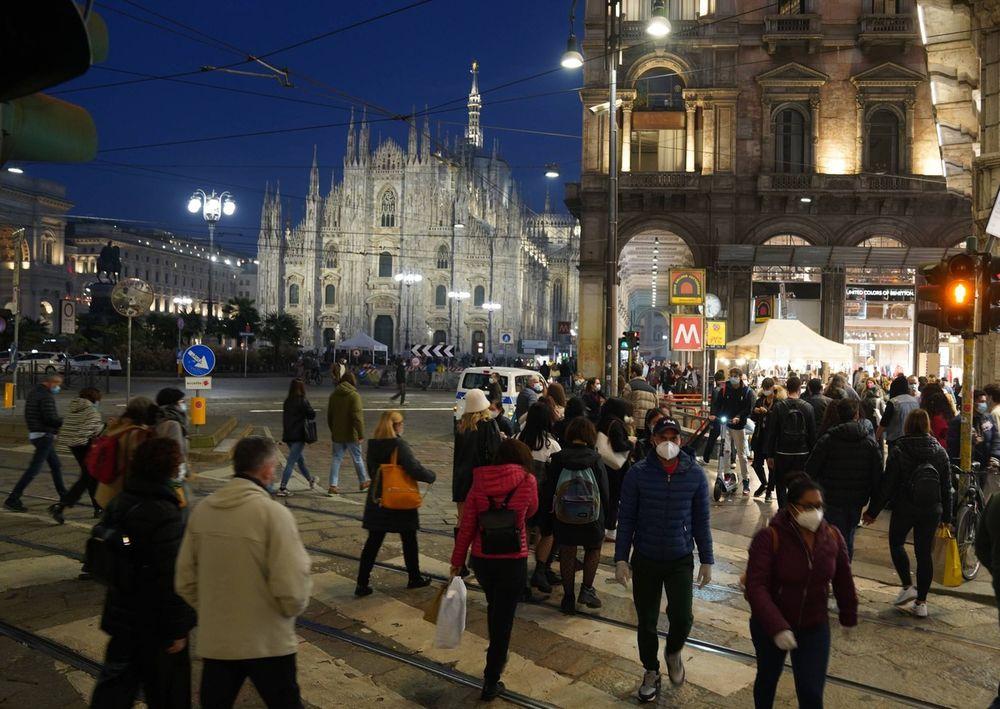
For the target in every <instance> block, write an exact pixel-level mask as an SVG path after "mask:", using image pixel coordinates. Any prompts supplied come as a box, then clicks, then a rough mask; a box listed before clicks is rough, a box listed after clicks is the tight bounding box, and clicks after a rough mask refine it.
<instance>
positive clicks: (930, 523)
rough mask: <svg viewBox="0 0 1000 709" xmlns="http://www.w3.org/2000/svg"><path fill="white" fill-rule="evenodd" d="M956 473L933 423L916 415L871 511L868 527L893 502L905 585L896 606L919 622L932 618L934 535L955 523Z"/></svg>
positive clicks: (895, 543)
mask: <svg viewBox="0 0 1000 709" xmlns="http://www.w3.org/2000/svg"><path fill="white" fill-rule="evenodd" d="M951 494H952V490H951V468H950V463H949V461H948V453H947V452H945V449H944V448H942V447H941V444H940V443H938V442H937V440H936V439H935V438H934V436H932V435H931V420H930V417H929V416H928V415H927V412H926V411H925V410H923V409H916V410H914V411H911V412H910V414H909V416H907V417H906V422H905V423H904V424H903V435H902V437H900V438H897V439H896V443H895V445H893V446H892V448H890V449H889V460H888V461H887V462H886V466H885V475H884V476H883V478H882V489H881V491H880V492H879V494H878V496H877V499H875V500H874V501H873V502H872V504H871V505H869V507H868V511H867V512H865V515H864V523H865V524H866V525H869V524H871V523H872V522H874V521H875V518H876V517H878V514H879V512H881V511H882V508H883V507H885V505H886V503H887V502H890V501H891V502H892V519H891V520H890V522H889V552H890V553H891V554H892V564H893V566H895V567H896V573H897V574H898V575H899V580H900V582H901V583H902V584H903V588H902V590H900V592H899V595H898V596H896V600H895V602H894V604H895V605H896V606H897V607H898V608H899V609H900V610H903V611H909V612H911V613H913V615H915V616H917V617H918V618H926V617H927V592H928V591H929V590H930V587H931V579H932V578H933V575H934V567H933V561H932V557H931V549H932V546H933V544H934V532H935V531H936V530H937V528H938V527H939V526H941V525H948V524H951V518H952V506H951ZM911 529H912V530H913V551H914V554H915V555H916V557H917V585H916V587H915V588H914V586H913V577H912V576H911V575H910V558H909V556H908V555H907V553H906V547H905V546H904V544H905V542H906V536H907V535H908V534H909V533H910V530H911Z"/></svg>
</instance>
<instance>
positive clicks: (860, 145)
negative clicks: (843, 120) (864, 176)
mask: <svg viewBox="0 0 1000 709" xmlns="http://www.w3.org/2000/svg"><path fill="white" fill-rule="evenodd" d="M854 105H855V108H856V109H857V115H856V118H855V123H856V125H855V128H854V131H855V135H856V136H857V138H856V140H855V151H854V172H858V173H859V172H861V171H862V170H863V169H864V164H865V160H864V150H865V99H864V97H863V96H861V94H858V95H857V96H856V97H855V99H854Z"/></svg>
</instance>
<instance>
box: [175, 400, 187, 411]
mask: <svg viewBox="0 0 1000 709" xmlns="http://www.w3.org/2000/svg"><path fill="white" fill-rule="evenodd" d="M177 408H178V410H180V411H183V412H184V413H187V410H188V405H187V402H186V401H182V402H181V403H179V404H177Z"/></svg>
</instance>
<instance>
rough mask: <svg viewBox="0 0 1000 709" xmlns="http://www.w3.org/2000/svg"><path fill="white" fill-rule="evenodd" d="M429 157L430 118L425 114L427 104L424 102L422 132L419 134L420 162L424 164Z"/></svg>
mask: <svg viewBox="0 0 1000 709" xmlns="http://www.w3.org/2000/svg"><path fill="white" fill-rule="evenodd" d="M430 157H431V119H430V116H428V115H427V104H424V134H423V135H422V136H420V162H422V163H424V164H425V165H426V164H427V162H428V161H429V160H430Z"/></svg>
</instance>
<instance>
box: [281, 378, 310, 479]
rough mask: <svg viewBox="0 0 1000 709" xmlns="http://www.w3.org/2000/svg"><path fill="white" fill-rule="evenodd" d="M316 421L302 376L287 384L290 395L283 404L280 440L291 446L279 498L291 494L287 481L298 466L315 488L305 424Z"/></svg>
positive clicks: (282, 475)
mask: <svg viewBox="0 0 1000 709" xmlns="http://www.w3.org/2000/svg"><path fill="white" fill-rule="evenodd" d="M315 420H316V410H315V409H313V407H312V404H310V403H309V399H307V398H306V385H305V382H303V381H302V380H301V379H293V380H292V381H291V382H290V383H289V385H288V396H287V397H285V403H284V404H282V407H281V441H282V443H284V444H285V445H287V446H288V458H286V459H285V469H284V470H283V471H282V473H281V483H280V485H279V486H278V492H277V495H278V497H288V496H289V495H291V494H292V493H290V492H288V481H289V480H290V479H291V477H292V471H293V470H294V469H295V466H296V465H298V466H299V472H300V473H302V477H304V478H305V479H306V482H307V483H309V489H310V490H315V489H316V478H315V477H313V476H312V475H310V474H309V468H308V467H306V456H305V449H306V446H307V445H308V444H309V441H307V440H306V425H307V423H308V422H309V421H315Z"/></svg>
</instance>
